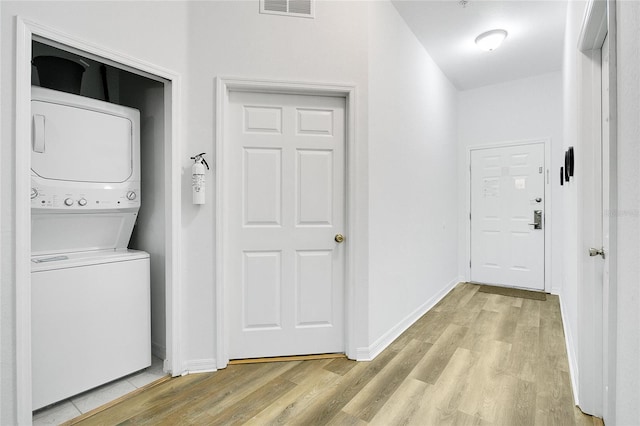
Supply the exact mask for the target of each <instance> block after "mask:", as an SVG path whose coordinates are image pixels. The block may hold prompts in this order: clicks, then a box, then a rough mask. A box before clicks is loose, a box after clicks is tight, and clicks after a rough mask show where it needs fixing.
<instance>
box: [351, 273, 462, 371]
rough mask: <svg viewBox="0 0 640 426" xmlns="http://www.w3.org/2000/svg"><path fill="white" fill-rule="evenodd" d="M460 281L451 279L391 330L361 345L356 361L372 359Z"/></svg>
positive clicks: (357, 351)
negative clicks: (366, 345) (367, 343)
mask: <svg viewBox="0 0 640 426" xmlns="http://www.w3.org/2000/svg"><path fill="white" fill-rule="evenodd" d="M459 282H460V277H456V278H455V279H453V280H451V282H449V283H448V284H447V285H446V286H444V287H443V288H442V290H440V291H439V292H438V293H437V294H435V295H434V296H433V297H431V298H430V299H429V300H427V301H426V302H424V303H423V304H422V305H420V306H419V307H418V308H417V309H416V310H414V311H413V312H411V313H410V314H409V315H407V316H406V317H405V318H404V319H403V320H402V321H400V322H399V323H398V324H396V325H395V326H393V327H392V328H391V329H389V331H387V332H386V333H384V334H383V335H382V336H380V337H379V338H378V339H377V340H376V341H375V342H373V343H372V344H371V345H369V346H368V347H361V348H358V349H357V350H356V361H371V360H373V359H374V358H375V357H377V356H378V355H380V353H381V352H382V351H383V350H385V349H386V348H387V346H389V345H390V344H391V343H393V341H394V340H396V339H397V338H398V337H399V336H400V335H401V334H402V333H404V332H405V330H406V329H408V328H409V327H411V326H412V325H413V323H415V322H416V321H417V320H418V319H419V318H420V317H421V316H423V315H424V314H425V313H427V311H429V310H430V309H431V308H433V307H434V306H435V305H436V304H437V303H438V302H439V301H440V300H442V298H443V297H444V296H446V295H447V294H448V293H449V292H450V291H451V289H453V287H455V286H456V285H457V284H458V283H459Z"/></svg>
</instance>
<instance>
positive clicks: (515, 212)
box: [471, 143, 545, 290]
mask: <svg viewBox="0 0 640 426" xmlns="http://www.w3.org/2000/svg"><path fill="white" fill-rule="evenodd" d="M544 159H545V155H544V144H543V143H532V144H523V145H513V146H505V147H500V148H487V149H474V150H472V151H471V281H473V282H478V283H485V284H495V285H501V286H509V287H519V288H526V289H535V290H544V275H545V274H544V257H545V256H544V227H545V223H544V222H545V182H544V181H545V178H544V176H545V173H544V170H545V164H544V162H545V160H544ZM534 223H538V224H537V225H534Z"/></svg>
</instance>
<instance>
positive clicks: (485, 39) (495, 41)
mask: <svg viewBox="0 0 640 426" xmlns="http://www.w3.org/2000/svg"><path fill="white" fill-rule="evenodd" d="M505 38H507V32H506V31H505V30H491V31H487V32H486V33H482V34H480V35H479V36H478V37H476V44H477V45H478V47H479V48H480V49H482V50H486V51H491V50H495V49H497V48H498V47H499V46H500V45H501V44H502V42H503V41H504V39H505Z"/></svg>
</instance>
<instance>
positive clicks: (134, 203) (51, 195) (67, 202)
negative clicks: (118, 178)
mask: <svg viewBox="0 0 640 426" xmlns="http://www.w3.org/2000/svg"><path fill="white" fill-rule="evenodd" d="M31 184H32V185H31V208H32V209H46V210H53V209H56V210H64V211H69V212H71V211H90V210H110V209H123V208H139V207H140V185H139V183H137V182H131V183H130V184H126V185H122V184H120V185H117V187H116V188H111V187H108V186H107V187H103V188H95V187H83V186H82V185H74V186H73V187H71V186H69V187H65V186H50V185H38V184H37V183H36V182H34V181H33V180H32V182H31Z"/></svg>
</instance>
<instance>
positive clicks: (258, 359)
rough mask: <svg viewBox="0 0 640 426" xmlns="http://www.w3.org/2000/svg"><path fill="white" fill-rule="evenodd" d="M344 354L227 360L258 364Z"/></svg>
mask: <svg viewBox="0 0 640 426" xmlns="http://www.w3.org/2000/svg"><path fill="white" fill-rule="evenodd" d="M346 357H347V356H346V355H345V354H313V355H291V356H275V357H268V358H245V359H232V360H230V361H229V365H238V364H258V363H262V362H285V361H310V360H313V359H333V358H346Z"/></svg>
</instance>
